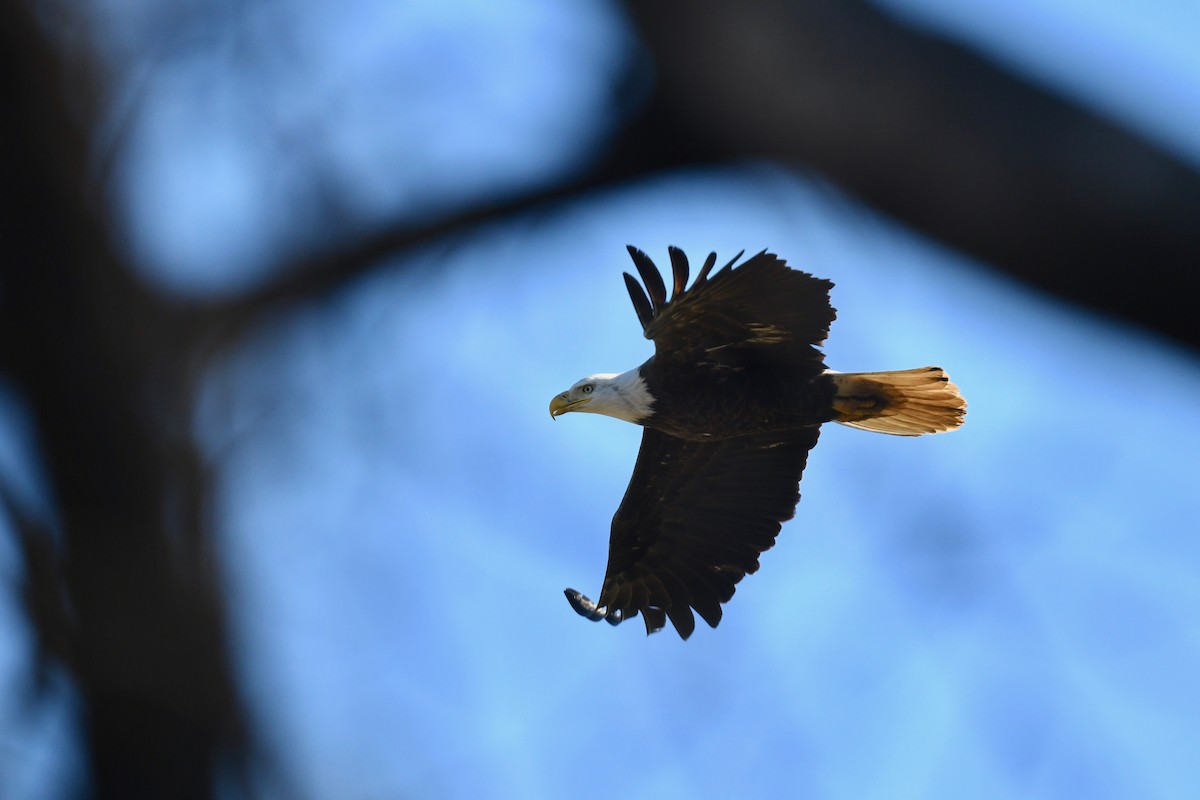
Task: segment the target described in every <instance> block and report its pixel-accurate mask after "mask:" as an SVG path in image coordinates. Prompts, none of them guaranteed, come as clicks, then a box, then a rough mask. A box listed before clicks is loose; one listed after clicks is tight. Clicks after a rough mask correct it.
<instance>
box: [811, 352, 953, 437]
mask: <svg viewBox="0 0 1200 800" xmlns="http://www.w3.org/2000/svg"><path fill="white" fill-rule="evenodd" d="M827 374H828V375H829V377H830V378H832V379H833V382H834V385H835V386H836V387H837V395H836V396H835V397H834V398H833V412H834V417H833V419H834V421H835V422H840V423H842V424H843V425H849V426H850V427H852V428H862V429H863V430H864V431H876V432H877V433H892V434H896V435H898V436H919V435H920V434H922V433H941V432H943V431H952V430H954V429H955V428H957V427H958V426H959V425H962V423H963V416H965V415H966V413H967V401H966V400H964V399H963V396H962V395H961V394H960V393H959V391H958V387H957V386H955V385H954V384H953V383H951V382H950V379H949V378H948V377H947V376H946V373H945V372H943V371H942V368H941V367H921V368H920V369H904V370H897V371H895V372H829V373H827Z"/></svg>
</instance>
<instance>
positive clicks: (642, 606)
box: [566, 426, 820, 639]
mask: <svg viewBox="0 0 1200 800" xmlns="http://www.w3.org/2000/svg"><path fill="white" fill-rule="evenodd" d="M819 433H820V429H819V427H817V426H813V427H811V428H801V429H797V430H791V431H785V432H770V433H759V434H752V435H749V436H740V437H735V438H731V439H722V440H719V441H703V442H697V441H685V440H683V439H677V438H675V437H673V436H669V435H667V434H665V433H661V432H659V431H656V430H653V429H651V428H646V429H645V431H644V432H643V434H642V446H641V450H639V452H638V458H637V465H636V466H635V467H634V469H633V477H632V478H631V479H630V481H629V488H628V489H627V490H626V491H625V498H624V499H623V500H622V501H621V506H620V508H618V509H617V513H616V515H615V516H614V517H613V522H612V534H611V537H610V539H609V549H608V570H607V572H606V574H605V577H604V585H603V587H602V588H601V590H600V598H599V600H598V601H597V602H595V603H593V602H592V601H591V600H588V599H587V598H586V597H584V596H583V595H581V594H580V593H579V592H576V591H575V590H573V589H568V590H567V592H566V594H567V598H568V599H569V600H570V601H571V605H572V606H573V607H574V608H575V610H576V611H578V612H579V613H580V614H582V615H584V616H587V617H588V618H590V619H593V620H599V619H607V620H608V621H609V622H612V623H614V624H616V623H618V622H621V621H622V620H625V619H628V618H630V617H633V616H636V615H637V614H639V613H640V614H641V615H642V617H643V619H644V620H645V623H646V632H647V633H653V632H654V631H656V630H659V629H660V628H662V627H663V626H664V625H665V623H666V620H667V619H670V620H671V623H672V624H673V625H674V626H675V629H676V630H677V631H678V632H679V635H680V636H682V637H683V638H684V639H686V638H688V636H690V635H691V633H692V631H693V630H694V629H695V626H696V622H695V617H693V615H692V609H695V610H696V612H697V613H699V614H700V616H701V618H703V619H704V621H705V622H707V623H708V624H709V625H710V626H712V627H716V625H717V623H718V622H720V620H721V604H722V603H724V602H727V601H728V600H729V598H731V597H732V596H733V592H734V586H735V584H737V582H738V581H740V580H741V579H742V578H743V577H744V576H745V575H746V574H748V573H751V572H754V571H755V570H757V569H758V557H759V554H761V553H762V552H763V551H765V550H767V549H769V548H770V547H771V546H772V545H773V544H774V543H775V536H776V535H777V534H778V533H779V529H780V526H781V524H782V523H783V522H784V521H785V520H788V519H791V518H792V515H793V514H794V513H795V511H796V503H797V502H799V500H800V489H799V482H800V476H801V474H802V473H803V471H804V465H805V462H806V461H807V459H808V451H809V450H811V449H812V447H813V445H815V444H816V443H817V436H818V434H819Z"/></svg>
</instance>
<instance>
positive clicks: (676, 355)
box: [625, 246, 836, 375]
mask: <svg viewBox="0 0 1200 800" xmlns="http://www.w3.org/2000/svg"><path fill="white" fill-rule="evenodd" d="M628 250H629V255H630V257H631V258H632V259H633V263H634V266H636V267H637V271H638V274H640V275H641V277H642V281H643V282H644V283H645V284H646V288H645V290H643V289H642V287H641V285H639V284H638V282H637V279H635V278H634V277H633V276H632V275H630V274H629V273H628V272H627V273H625V285H626V287H627V288H628V289H629V297H630V299H631V300H632V301H633V307H634V309H635V310H636V311H637V315H638V319H639V320H640V321H641V323H642V331H643V332H644V334H645V336H646V338H647V339H653V340H654V345H655V353H654V355H655V358H656V359H658V360H660V361H661V360H677V361H687V362H692V363H704V362H714V363H734V364H736V363H738V362H739V361H741V360H743V359H746V358H768V359H770V360H771V361H772V362H774V363H777V364H779V365H780V366H784V365H787V366H791V367H793V368H795V369H807V370H808V371H810V373H811V374H814V375H815V374H817V373H819V372H822V371H823V370H824V369H825V367H824V363H823V361H822V356H821V353H820V351H819V350H817V348H816V345H818V344H820V343H821V342H823V341H825V337H826V336H828V335H829V326H830V324H831V323H832V322H833V320H834V318H835V316H836V312H835V310H834V308H833V306H831V305H830V303H829V290H830V289H832V288H833V283H832V281H827V280H824V279H822V278H815V277H813V276H812V275H810V274H808V273H807V272H801V271H800V270H796V269H792V268H790V267H788V266H787V264H786V263H785V262H784V261H783V259H780V258H778V257H776V256H774V255H772V254H771V253H768V252H767V251H765V250H764V251H763V252H761V253H759V254H758V255H756V256H752V257H751V258H749V259H747V260H746V261H745V262H744V263H742V264H740V265H738V266H736V267H735V266H734V264H735V263H736V262H737V260H738V258H740V257H741V253H739V254H738V255H737V256H735V257H734V259H733V260H732V261H730V262H729V263H728V264H726V265H725V266H724V267H722V268H721V269H719V270H717V271H716V272H715V273H712V274H711V275H710V274H709V273H710V272H711V270H712V268H713V265H714V264H716V260H717V254H716V253H710V254H709V256H708V259H707V260H706V261H705V262H704V266H703V267H701V269H700V272H699V274H697V276H696V280H695V281H694V282H693V283H692V285H691V286H690V287H688V286H687V281H688V273H689V268H688V260H687V256H686V255H684V253H683V251H682V250H680V249H679V248H677V247H671V248H669V249H668V251H669V253H670V256H671V274H672V279H673V280H672V283H673V286H672V291H671V297H670V299H668V298H667V289H666V285H665V284H664V283H663V279H662V276H661V275H660V274H659V271H658V268H657V267H656V266H655V265H654V262H653V261H651V260H650V257H649V256H647V255H646V254H645V253H643V252H642V251H641V250H638V249H637V248H636V247H633V246H629V247H628Z"/></svg>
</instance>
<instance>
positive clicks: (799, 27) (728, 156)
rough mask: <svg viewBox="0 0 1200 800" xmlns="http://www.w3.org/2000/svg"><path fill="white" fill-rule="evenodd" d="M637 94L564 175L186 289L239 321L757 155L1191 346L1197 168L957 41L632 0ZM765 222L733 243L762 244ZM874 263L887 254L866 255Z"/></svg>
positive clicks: (824, 3)
mask: <svg viewBox="0 0 1200 800" xmlns="http://www.w3.org/2000/svg"><path fill="white" fill-rule="evenodd" d="M625 5H626V8H627V11H628V13H629V15H630V17H631V18H632V19H633V20H634V23H635V25H636V27H637V29H638V31H639V33H640V35H641V38H642V41H643V44H644V46H645V47H646V49H647V50H648V52H649V55H650V58H651V61H652V63H653V65H654V68H655V70H656V75H655V80H656V85H655V88H654V90H653V93H652V95H651V97H650V99H649V101H648V103H647V105H646V106H645V107H644V108H643V109H642V110H641V111H640V112H639V113H638V114H637V115H636V117H635V118H634V119H632V120H631V121H630V122H629V124H627V125H626V126H625V127H624V129H623V130H622V131H621V133H620V134H619V135H618V136H617V137H616V138H615V140H614V141H613V142H612V143H611V147H610V148H609V149H608V150H607V151H606V152H604V153H601V154H598V156H597V159H596V161H595V163H594V165H593V167H592V168H591V169H589V170H587V171H585V172H584V173H583V174H581V175H577V176H575V177H573V178H571V179H569V180H566V181H564V182H563V183H562V184H561V185H559V186H556V187H553V188H551V189H549V190H546V191H541V192H538V193H535V194H532V195H524V196H519V197H515V198H512V199H511V200H509V201H507V202H500V203H495V204H491V205H486V206H480V207H476V208H470V209H467V210H465V211H463V212H462V213H459V214H457V215H450V216H447V217H445V218H443V219H442V220H440V221H439V222H437V223H435V224H433V225H429V226H424V227H420V228H411V227H407V226H398V227H395V228H391V229H385V230H381V231H379V232H377V233H376V234H374V235H370V236H365V237H360V238H357V239H356V240H355V241H353V242H351V243H350V244H349V245H348V246H346V247H345V248H341V249H335V250H331V251H330V252H327V253H323V254H318V255H315V256H313V257H312V258H310V259H309V260H307V261H305V262H303V263H299V264H297V265H295V267H296V268H295V269H293V270H290V271H288V272H287V274H286V275H285V276H284V277H283V278H282V279H280V280H279V281H277V282H276V283H274V284H272V285H270V286H267V287H264V288H263V289H262V290H261V291H259V292H257V293H252V294H250V295H248V296H246V297H243V298H241V299H238V300H236V301H234V302H232V303H229V304H218V305H214V306H209V307H206V308H204V309H198V311H199V312H200V316H201V318H203V319H204V320H206V321H205V322H204V323H202V324H203V325H205V326H207V325H209V324H211V323H212V322H214V321H215V320H217V319H221V320H224V321H225V322H232V323H233V326H234V328H237V327H239V325H240V323H239V322H238V321H239V320H242V321H244V320H245V319H247V318H249V317H253V316H255V314H256V313H257V309H259V308H263V307H267V308H269V307H273V306H274V304H275V303H276V302H277V301H279V300H281V299H285V298H289V297H292V298H295V297H303V296H306V295H309V294H311V293H319V292H321V291H323V290H324V288H326V287H328V286H329V285H330V284H332V283H337V282H340V281H342V280H344V279H346V278H348V277H351V276H354V275H356V274H358V273H359V272H360V271H362V270H364V269H369V268H371V267H372V266H374V265H376V264H378V263H379V262H380V260H381V259H383V258H385V257H386V256H387V255H389V254H391V253H395V252H397V251H398V250H401V249H403V248H406V247H410V246H413V245H416V244H419V243H422V242H428V241H431V240H433V239H438V238H445V237H447V236H449V235H451V234H453V233H454V232H455V231H459V230H466V229H469V228H471V227H472V226H474V225H477V224H478V223H480V222H482V221H485V220H494V219H497V218H502V217H504V216H507V215H511V214H515V213H518V212H522V211H527V210H529V209H531V208H538V207H548V206H550V205H552V204H553V203H555V202H558V201H561V200H564V199H567V198H571V197H576V196H581V195H584V194H586V193H588V192H590V191H593V190H595V189H597V188H600V187H604V186H610V185H615V184H619V183H621V182H622V181H625V180H628V179H631V178H635V177H639V176H643V175H647V174H653V173H655V172H660V171H663V170H668V169H672V168H676V167H681V166H695V165H704V164H715V163H725V162H728V161H730V160H734V159H739V158H756V157H757V158H770V159H776V160H778V161H781V162H783V163H785V164H789V165H792V166H794V167H796V168H799V169H805V170H812V171H815V172H818V173H820V174H822V175H824V176H825V177H826V178H827V179H828V180H830V181H831V182H833V183H834V184H837V185H838V186H840V187H842V188H843V189H845V190H846V191H848V192H850V193H852V194H854V195H857V196H858V197H860V198H861V199H863V200H864V201H866V202H867V203H868V204H870V205H872V206H874V207H875V208H877V209H879V210H880V211H882V212H883V213H884V214H886V215H889V216H892V217H894V218H896V219H898V220H900V221H902V222H904V223H907V224H909V225H911V226H913V227H914V228H917V229H918V230H921V231H923V232H924V233H926V234H927V235H928V236H930V237H931V238H933V239H935V240H937V241H941V242H944V243H945V244H947V245H950V246H952V247H955V248H957V249H959V250H962V251H963V252H965V253H968V254H970V255H972V256H975V257H976V258H978V259H980V260H981V261H983V262H985V263H988V264H990V265H992V266H994V267H996V268H998V269H1001V270H1004V271H1006V272H1008V273H1010V274H1011V275H1013V276H1014V277H1016V278H1018V279H1019V280H1022V281H1025V282H1028V283H1031V284H1033V285H1034V286H1037V287H1040V288H1041V289H1043V290H1045V291H1048V292H1051V293H1054V294H1056V295H1058V296H1060V297H1063V298H1065V299H1067V300H1071V301H1074V302H1077V303H1081V304H1083V305H1086V306H1090V307H1092V308H1095V309H1098V310H1100V311H1103V312H1106V313H1108V314H1112V315H1114V316H1116V317H1119V318H1124V319H1126V320H1129V321H1131V322H1134V323H1136V324H1138V325H1141V326H1143V327H1146V328H1148V329H1150V330H1155V331H1158V332H1160V333H1163V334H1166V335H1168V336H1171V337H1174V338H1175V339H1177V340H1179V341H1180V342H1183V343H1186V344H1188V345H1191V346H1192V347H1200V330H1198V329H1197V326H1196V325H1195V323H1194V321H1193V320H1192V319H1191V312H1190V310H1188V309H1187V308H1185V307H1184V306H1183V304H1179V303H1173V302H1171V295H1173V294H1174V293H1175V291H1177V290H1178V288H1181V287H1185V286H1193V285H1194V281H1193V280H1192V275H1193V272H1194V270H1195V267H1196V263H1197V257H1198V254H1200V225H1197V224H1196V210H1197V209H1198V208H1200V172H1197V170H1196V169H1195V168H1193V167H1192V166H1190V165H1188V164H1186V163H1185V162H1183V161H1182V160H1180V159H1178V158H1175V157H1173V156H1171V155H1169V154H1166V153H1164V152H1163V151H1162V150H1161V149H1159V148H1156V147H1154V146H1152V145H1150V144H1148V143H1146V142H1145V141H1144V140H1142V139H1140V138H1138V137H1136V136H1134V135H1132V134H1130V133H1129V132H1127V131H1125V130H1123V129H1122V128H1120V127H1119V126H1117V125H1115V124H1113V123H1111V122H1108V121H1106V120H1104V119H1103V118H1101V117H1100V116H1099V115H1097V114H1094V113H1090V112H1088V111H1086V110H1084V109H1082V108H1080V107H1079V106H1077V105H1075V104H1073V103H1071V102H1070V101H1068V100H1065V99H1063V98H1061V97H1059V96H1057V95H1055V94H1053V93H1051V92H1049V91H1047V90H1043V89H1040V88H1037V87H1035V86H1033V85H1031V84H1030V83H1028V82H1027V81H1025V80H1023V79H1022V78H1019V77H1017V76H1015V75H1014V74H1012V73H1010V72H1007V71H1005V70H1003V69H1001V68H999V67H997V66H995V65H993V64H991V63H989V62H988V61H986V60H984V59H983V58H981V57H980V56H978V55H976V54H974V53H973V52H971V51H970V50H968V49H966V48H964V47H960V46H958V45H955V44H952V43H949V42H946V41H944V40H942V39H939V38H937V37H935V36H932V35H927V34H924V33H921V32H919V31H916V30H914V29H913V28H911V27H909V26H906V25H904V24H902V23H900V22H898V21H896V20H894V19H892V18H891V17H888V16H887V15H886V14H884V13H883V12H881V11H880V10H878V9H877V8H876V7H874V6H872V5H870V4H868V3H865V2H858V1H856V0H749V2H744V3H737V4H730V3H721V2H717V1H716V0H701V1H700V2H687V1H685V0H662V2H655V3H626V4H625ZM769 244H770V243H769V242H765V243H759V244H758V245H753V244H750V243H748V244H747V246H748V247H751V246H759V245H762V246H769ZM880 269H881V270H886V269H887V265H880Z"/></svg>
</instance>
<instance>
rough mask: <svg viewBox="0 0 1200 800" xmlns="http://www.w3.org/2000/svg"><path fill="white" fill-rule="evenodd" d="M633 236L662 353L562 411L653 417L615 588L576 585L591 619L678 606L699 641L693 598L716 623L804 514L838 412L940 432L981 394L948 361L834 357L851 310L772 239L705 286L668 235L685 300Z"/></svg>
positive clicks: (612, 547)
mask: <svg viewBox="0 0 1200 800" xmlns="http://www.w3.org/2000/svg"><path fill="white" fill-rule="evenodd" d="M628 250H629V255H630V256H631V257H632V258H633V263H634V266H635V267H637V271H638V274H640V275H641V278H642V282H643V283H645V290H644V291H643V289H642V286H641V285H640V284H639V283H638V282H637V280H636V279H635V278H634V277H633V276H632V275H630V274H629V273H625V285H626V287H627V288H628V289H629V297H630V299H631V300H632V301H633V308H634V311H635V312H636V313H637V317H638V320H639V321H640V322H641V324H642V331H643V333H644V335H645V337H646V338H647V339H651V340H653V342H654V355H653V356H651V357H650V358H649V359H648V360H647V361H646V362H645V363H644V364H642V365H641V366H640V367H636V368H634V369H631V370H629V371H628V372H622V373H620V374H615V373H614V374H597V375H589V376H588V377H586V378H584V379H582V380H580V381H579V382H577V383H576V384H575V385H574V386H572V387H571V388H570V389H568V390H567V391H565V392H563V393H561V394H559V395H556V396H555V397H554V399H553V400H551V401H550V416H551V418H554V417H558V416H560V415H562V414H566V413H568V412H571V411H585V412H590V413H593V414H607V415H608V416H610V417H616V418H617V419H622V420H626V421H628V422H632V423H635V424H637V425H641V426H642V428H643V431H642V445H641V449H640V450H639V451H638V456H637V463H636V465H635V466H634V468H633V477H632V478H631V479H630V481H629V488H628V489H626V491H625V497H624V499H623V500H622V501H621V505H620V507H619V508H618V509H617V513H616V515H615V516H614V517H613V521H612V530H611V534H610V538H609V549H608V569H607V571H606V573H605V576H604V583H603V585H602V586H601V588H600V599H599V600H598V601H595V602H593V601H592V600H589V599H588V598H587V597H585V596H583V595H582V594H580V593H579V592H577V591H575V590H574V589H567V590H566V592H565V593H566V595H567V600H568V601H569V602H570V603H571V607H572V608H574V609H575V611H577V612H578V613H579V614H580V615H582V616H584V617H586V618H588V619H590V620H593V621H597V620H601V619H603V620H607V621H608V622H610V623H611V624H613V625H617V624H619V623H620V622H622V621H624V620H626V619H629V618H631V617H635V616H637V615H638V614H641V615H642V619H643V620H644V621H645V624H646V633H647V634H650V633H654V632H655V631H657V630H660V629H662V628H663V627H664V626H665V625H666V620H668V619H669V620H670V621H671V624H672V625H674V626H675V630H676V631H678V633H679V635H680V636H681V637H682V638H684V639H687V638H688V637H689V636H690V635H691V634H692V631H693V630H694V629H695V627H696V621H695V617H694V616H693V615H692V611H693V610H695V612H696V613H697V614H699V615H700V617H701V618H702V619H703V620H704V621H705V622H707V623H708V624H709V626H711V627H714V628H715V627H716V626H717V623H719V622H720V621H721V612H722V609H721V605H722V604H723V603H726V602H728V601H729V599H730V598H731V597H733V593H734V588H735V586H736V584H737V583H738V582H739V581H740V580H741V579H742V578H743V577H745V576H746V575H747V574H749V573H752V572H754V571H756V570H757V569H758V558H759V555H760V554H762V553H763V552H765V551H766V550H768V549H770V547H771V546H772V545H773V544H775V537H776V535H777V534H778V533H779V529H780V526H781V524H782V523H783V522H785V521H786V520H789V519H791V518H792V516H793V515H794V514H795V512H796V504H797V503H798V502H799V500H800V488H799V484H800V477H801V474H802V473H803V472H804V465H805V462H806V461H807V459H808V451H809V450H811V449H812V447H813V445H815V444H816V443H817V436H818V434H819V433H820V429H821V424H822V423H825V422H830V421H832V422H840V423H842V424H843V425H849V426H851V427H855V428H861V429H863V430H867V431H876V432H879V433H891V434H897V435H900V436H917V435H920V434H923V433H940V432H943V431H949V430H953V429H955V428H957V427H958V426H959V425H961V424H962V422H963V416H964V415H965V413H966V402H965V401H964V400H963V398H962V395H961V394H959V391H958V387H957V386H955V385H954V384H953V383H951V382H950V380H949V378H948V377H947V376H946V373H945V372H943V371H942V369H941V368H940V367H922V368H920V369H909V370H900V371H895V372H857V373H855V372H850V373H839V372H834V371H832V370H828V369H826V368H825V362H824V358H823V356H822V353H821V351H820V350H818V349H817V346H818V345H820V344H821V343H822V342H824V340H825V337H826V336H827V335H828V333H829V326H830V323H832V322H833V320H834V317H835V316H836V312H835V310H834V308H833V307H832V306H831V305H830V303H829V290H830V289H832V288H833V283H832V282H830V281H827V280H823V279H821V278H815V277H813V276H812V275H809V274H808V273H806V272H801V271H799V270H796V269H792V268H791V267H789V266H788V265H787V264H786V263H785V262H784V261H783V259H781V258H778V257H777V256H775V255H772V254H771V253H768V252H767V251H765V250H764V251H763V252H761V253H759V254H758V255H756V256H754V257H752V258H750V259H748V260H746V261H745V262H744V263H742V264H740V265H738V266H736V267H735V266H734V264H735V263H736V262H737V261H738V259H739V258H741V256H742V254H741V253H738V255H736V256H735V257H734V258H733V260H732V261H730V262H729V263H728V264H726V265H725V266H724V267H722V268H721V269H720V270H718V271H716V272H715V273H712V272H711V271H712V268H713V266H714V265H715V264H716V260H717V254H716V253H711V254H709V256H708V259H707V260H706V261H705V262H704V266H703V267H701V268H700V272H699V274H698V275H697V276H696V280H695V281H694V282H693V283H692V285H691V287H690V288H689V287H688V286H687V282H688V273H689V268H688V259H687V256H686V255H684V253H683V251H681V250H679V249H678V248H676V247H671V248H668V253H669V255H670V258H671V272H672V277H673V284H674V285H673V287H672V291H671V299H670V300H668V299H667V289H666V286H665V285H664V283H663V279H662V276H661V275H660V274H659V271H658V268H657V267H656V266H655V265H654V262H653V261H651V260H650V258H649V257H648V256H647V255H646V254H645V253H643V252H642V251H641V250H638V249H637V248H635V247H632V246H630V247H629V248H628ZM710 273H711V274H710Z"/></svg>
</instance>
